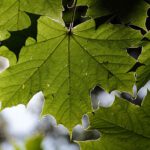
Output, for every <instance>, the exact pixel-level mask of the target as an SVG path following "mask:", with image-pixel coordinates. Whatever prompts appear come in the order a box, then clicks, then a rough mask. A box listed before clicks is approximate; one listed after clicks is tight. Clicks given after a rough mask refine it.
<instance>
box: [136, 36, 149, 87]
mask: <svg viewBox="0 0 150 150" xmlns="http://www.w3.org/2000/svg"><path fill="white" fill-rule="evenodd" d="M146 37H149V34H147V35H146ZM142 47H143V48H142V54H141V55H140V57H139V62H140V63H142V64H143V65H142V66H141V67H139V68H138V70H137V85H138V88H140V87H142V86H144V85H145V84H146V82H147V81H149V80H150V54H149V51H150V42H149V41H147V42H143V44H142Z"/></svg>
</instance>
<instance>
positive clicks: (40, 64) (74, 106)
mask: <svg viewBox="0 0 150 150" xmlns="http://www.w3.org/2000/svg"><path fill="white" fill-rule="evenodd" d="M140 39H141V35H140V33H139V32H138V31H135V30H133V29H131V28H128V27H125V26H122V25H112V24H104V25H101V26H100V27H99V28H98V29H95V22H94V20H89V21H87V22H85V23H82V24H80V25H78V26H76V27H74V28H73V29H72V30H71V32H70V30H68V29H67V28H66V27H65V26H62V24H59V23H57V22H55V21H53V20H51V19H50V18H49V17H41V18H40V19H39V21H38V36H37V43H35V40H33V39H31V38H30V39H28V40H27V42H26V43H27V45H26V46H25V47H23V48H22V50H21V53H20V56H19V61H18V62H17V64H16V65H13V66H12V67H10V68H9V69H8V70H7V71H5V72H4V73H2V74H1V75H0V100H2V105H3V107H5V106H8V105H14V104H17V103H27V102H28V100H29V99H30V98H31V96H32V95H33V94H34V93H35V92H37V91H39V90H42V91H43V92H44V95H45V99H46V100H45V107H44V110H43V112H44V113H50V114H52V115H54V116H55V117H56V118H57V120H58V122H59V123H63V124H64V125H65V126H67V127H68V128H69V129H71V128H72V127H73V126H74V125H75V124H77V123H78V122H79V120H80V118H81V116H82V115H83V114H84V113H86V112H87V111H89V110H90V109H91V103H90V90H91V89H92V88H93V87H94V86H95V85H96V84H100V85H101V86H102V87H103V88H105V89H107V90H108V91H111V90H114V89H118V90H123V91H128V92H130V91H131V89H132V86H133V84H134V74H133V73H128V71H129V70H130V69H131V67H132V66H133V65H134V64H135V60H134V59H133V58H132V57H130V56H129V55H128V54H127V52H126V48H127V47H131V46H133V45H134V44H135V43H138V41H139V40H140Z"/></svg>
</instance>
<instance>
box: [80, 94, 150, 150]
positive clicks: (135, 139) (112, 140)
mask: <svg viewBox="0 0 150 150" xmlns="http://www.w3.org/2000/svg"><path fill="white" fill-rule="evenodd" d="M149 109H150V93H148V95H147V97H146V99H145V100H144V102H143V103H142V106H141V107H139V106H135V105H133V104H131V103H129V102H127V101H126V100H123V99H116V101H115V103H114V104H113V106H112V107H110V108H100V109H99V110H98V111H97V112H96V113H95V114H94V115H93V114H91V115H90V121H91V128H94V129H97V130H99V131H100V132H101V138H100V139H99V140H98V141H95V142H94V141H91V142H90V141H89V142H87V143H81V147H82V149H81V150H84V149H85V150H91V149H95V150H98V149H101V150H106V149H107V150H127V149H132V150H137V149H140V150H149V147H150V128H149V126H150V115H149Z"/></svg>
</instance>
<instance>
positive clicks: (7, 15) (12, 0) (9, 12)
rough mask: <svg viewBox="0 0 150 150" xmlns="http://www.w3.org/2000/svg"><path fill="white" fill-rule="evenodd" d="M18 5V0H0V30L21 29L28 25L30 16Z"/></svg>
mask: <svg viewBox="0 0 150 150" xmlns="http://www.w3.org/2000/svg"><path fill="white" fill-rule="evenodd" d="M20 5H21V4H20V0H1V1H0V32H1V31H5V30H6V31H16V30H22V29H24V28H27V27H29V26H30V24H31V22H30V18H29V16H28V15H27V14H26V13H25V12H23V11H21V9H20V7H21V6H20ZM6 31H5V32H6ZM0 35H1V34H0ZM2 35H3V34H2Z"/></svg>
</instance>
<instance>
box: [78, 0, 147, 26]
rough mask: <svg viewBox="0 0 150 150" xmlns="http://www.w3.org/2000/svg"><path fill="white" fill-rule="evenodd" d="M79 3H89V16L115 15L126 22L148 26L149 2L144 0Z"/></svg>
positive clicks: (86, 0) (83, 0)
mask: <svg viewBox="0 0 150 150" xmlns="http://www.w3.org/2000/svg"><path fill="white" fill-rule="evenodd" d="M77 5H87V6H88V7H89V9H88V10H87V16H91V17H94V18H97V17H101V16H106V15H110V14H112V15H114V16H117V17H118V18H119V19H120V20H121V21H123V22H124V23H129V24H133V25H137V26H140V27H142V28H144V29H145V28H146V26H145V22H146V17H147V11H148V8H149V4H148V3H146V2H145V1H144V0H121V1H120V0H107V1H105V0H78V1H77Z"/></svg>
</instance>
